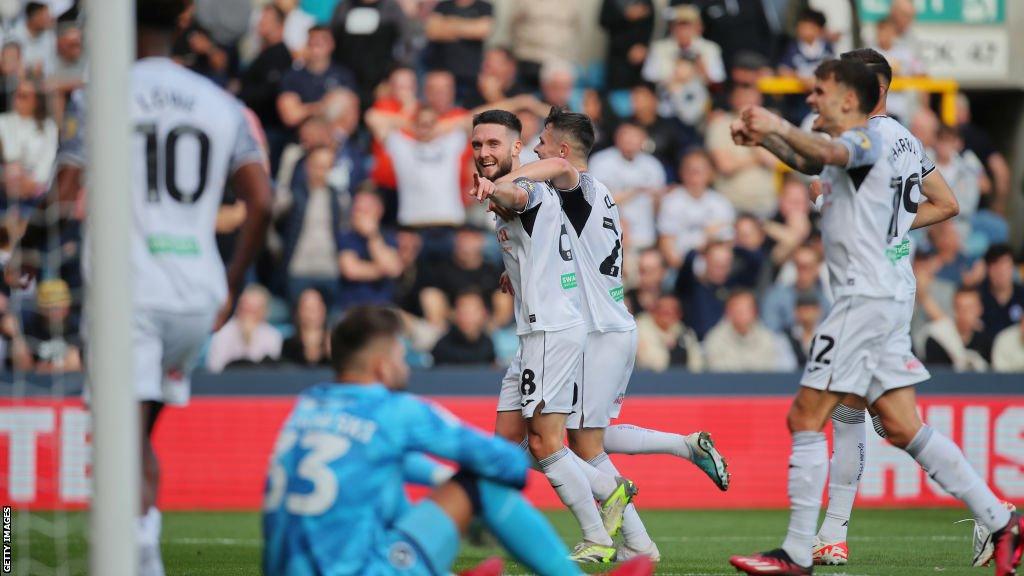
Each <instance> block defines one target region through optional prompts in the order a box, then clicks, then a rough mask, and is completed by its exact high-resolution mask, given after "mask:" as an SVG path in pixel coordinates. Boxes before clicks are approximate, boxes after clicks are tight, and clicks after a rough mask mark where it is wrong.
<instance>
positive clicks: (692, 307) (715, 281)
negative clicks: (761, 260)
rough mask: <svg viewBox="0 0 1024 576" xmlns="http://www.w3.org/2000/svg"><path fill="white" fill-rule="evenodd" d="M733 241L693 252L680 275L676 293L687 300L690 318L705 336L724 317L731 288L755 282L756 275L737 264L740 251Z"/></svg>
mask: <svg viewBox="0 0 1024 576" xmlns="http://www.w3.org/2000/svg"><path fill="white" fill-rule="evenodd" d="M737 254H739V255H741V258H742V257H743V256H744V255H745V253H744V252H740V251H734V249H733V245H732V243H730V242H709V243H708V244H707V245H706V246H705V247H704V250H702V251H701V252H696V251H693V252H690V253H689V254H687V255H686V258H685V259H684V260H683V266H682V268H680V269H679V275H678V276H677V277H676V286H675V294H676V295H677V296H678V297H679V299H680V301H681V302H682V303H683V315H684V316H685V317H686V318H687V320H686V322H687V324H688V325H689V326H691V327H692V328H693V329H694V331H695V332H696V333H697V336H698V337H699V338H701V339H703V338H704V337H705V335H707V333H708V331H709V330H711V328H712V327H713V326H714V325H715V324H717V323H718V321H719V320H721V319H722V314H723V313H724V312H725V299H726V296H727V295H728V293H729V291H730V290H733V289H736V288H750V287H753V286H754V282H755V281H756V276H754V277H751V276H750V275H749V273H748V271H747V267H746V266H742V265H737V270H736V271H735V272H734V271H733V266H734V265H736V264H737V262H736V255H737Z"/></svg>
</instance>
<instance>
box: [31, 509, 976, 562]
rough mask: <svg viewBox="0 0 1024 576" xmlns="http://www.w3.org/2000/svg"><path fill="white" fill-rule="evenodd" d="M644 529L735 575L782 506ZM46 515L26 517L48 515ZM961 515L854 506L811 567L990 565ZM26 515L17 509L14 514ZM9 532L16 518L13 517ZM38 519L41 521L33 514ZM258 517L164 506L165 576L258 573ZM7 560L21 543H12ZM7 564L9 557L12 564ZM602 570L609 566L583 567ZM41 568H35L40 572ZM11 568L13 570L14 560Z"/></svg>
mask: <svg viewBox="0 0 1024 576" xmlns="http://www.w3.org/2000/svg"><path fill="white" fill-rule="evenodd" d="M641 515H642V517H643V519H644V522H645V523H646V524H647V527H648V530H649V531H650V533H651V534H652V536H653V537H654V539H655V541H656V542H657V544H658V547H659V548H660V549H661V554H662V561H661V563H660V564H659V565H658V570H657V573H658V574H665V575H673V574H674V575H729V574H736V572H735V571H734V570H733V569H732V567H731V566H729V564H728V558H729V556H730V555H732V554H745V553H750V552H756V551H759V550H766V549H769V548H774V547H776V546H777V545H778V544H779V543H780V542H781V540H782V538H783V536H784V532H785V528H786V512H785V511H780V510H768V511H765V510H757V511H753V510H752V511H705V510H702V511H684V510H672V511H662V510H658V511H651V510H648V511H643V510H642V511H641ZM54 516H55V515H54V514H36V515H33V517H31V518H28V519H27V522H28V523H29V525H31V524H32V523H33V521H34V519H35V518H37V517H38V519H39V520H52V519H53V517H54ZM548 516H549V518H551V520H552V522H554V524H555V526H556V527H557V528H558V531H559V533H560V534H561V535H562V537H563V538H564V539H565V540H566V543H567V544H568V545H570V546H571V545H572V544H574V543H575V541H576V539H577V538H578V528H577V527H576V525H575V522H574V520H573V519H572V517H571V516H570V515H569V514H568V513H567V512H563V511H559V512H552V513H549V514H548ZM967 516H969V513H967V512H966V511H963V510H959V509H934V510H854V515H853V521H852V522H851V529H850V547H851V550H850V554H851V557H852V562H851V563H850V564H849V565H847V566H845V567H837V568H824V567H822V568H818V569H816V570H815V573H816V574H819V573H820V574H836V575H839V574H843V575H846V576H889V575H899V576H923V575H925V574H928V575H930V576H934V575H935V574H936V573H941V574H943V575H944V576H945V575H950V576H952V575H956V576H959V575H965V576H967V575H971V576H976V575H981V574H990V573H991V571H990V570H991V569H973V568H970V567H969V566H968V564H969V562H970V556H971V524H970V523H964V524H956V525H954V524H953V522H954V521H956V520H959V519H962V518H965V517H967ZM68 518H69V526H70V533H71V534H70V536H69V538H67V540H66V543H67V556H68V557H70V558H71V559H72V563H71V564H72V566H73V570H72V571H71V572H70V574H84V573H85V571H84V570H85V555H86V537H85V534H86V525H85V523H86V520H85V515H84V514H81V513H73V514H69V515H68ZM25 521H26V520H25V519H24V517H23V520H22V522H25ZM15 522H16V524H15V534H16V535H17V531H18V529H19V527H18V522H19V520H18V516H15ZM38 524H43V522H38ZM260 546H261V543H260V527H259V515H258V514H256V513H249V512H244V513H231V512H168V513H165V514H164V530H163V554H164V564H165V566H166V568H167V576H236V575H238V576H241V575H251V574H258V573H259V560H260ZM14 552H15V559H16V560H17V559H18V558H19V555H20V553H21V552H24V550H23V549H22V547H20V546H17V543H16V547H15V551H14ZM495 554H500V550H498V549H496V548H475V547H464V548H463V550H462V554H461V555H460V556H459V560H458V562H457V564H456V566H455V568H454V569H455V571H456V572H457V571H458V570H461V569H465V568H468V567H470V566H473V565H474V564H476V563H477V562H479V561H480V560H482V559H484V558H486V557H488V556H493V555H495ZM29 555H30V556H31V557H32V558H33V559H34V560H36V561H38V562H40V563H41V564H40V565H45V566H53V565H54V564H55V556H56V555H57V553H56V547H55V544H54V541H53V540H52V539H51V538H49V537H48V536H46V535H45V534H43V533H41V532H36V531H32V532H31V534H30V551H29ZM16 566H17V565H16ZM585 568H586V571H587V572H590V573H595V572H603V571H607V570H608V569H609V566H595V567H585ZM42 573H45V571H44V572H42ZM506 573H507V574H526V573H527V571H526V569H525V568H523V567H522V566H520V565H518V564H515V563H514V562H510V561H508V562H506ZM15 574H18V571H17V568H16V569H15Z"/></svg>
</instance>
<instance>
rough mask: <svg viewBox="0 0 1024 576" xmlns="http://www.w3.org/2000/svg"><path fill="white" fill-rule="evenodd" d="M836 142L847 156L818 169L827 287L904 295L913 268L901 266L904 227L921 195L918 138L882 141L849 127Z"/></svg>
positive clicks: (836, 291) (905, 254) (846, 292)
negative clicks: (886, 143) (844, 160)
mask: <svg viewBox="0 0 1024 576" xmlns="http://www.w3.org/2000/svg"><path fill="white" fill-rule="evenodd" d="M837 141H838V142H840V143H842V144H843V145H845V146H846V147H847V149H848V150H849V151H850V161H849V163H848V165H847V166H845V167H843V166H826V167H825V169H824V170H823V171H822V173H821V180H822V189H823V194H824V203H823V206H822V222H821V229H822V240H823V242H824V245H825V264H826V266H827V268H828V273H829V281H830V285H831V288H832V294H833V295H834V296H835V297H836V298H840V297H843V296H850V295H858V296H870V297H876V298H895V299H897V300H908V299H910V298H912V297H913V280H914V275H913V273H909V274H907V272H906V270H907V269H909V262H908V260H909V258H910V240H909V238H908V237H907V233H908V232H910V225H911V223H913V221H914V214H915V213H916V212H917V203H918V202H919V201H920V197H921V190H920V188H921V166H920V154H919V150H920V144H919V143H918V142H917V141H916V140H913V141H904V142H901V143H897V149H892V148H886V147H885V146H884V140H883V139H882V136H881V134H880V133H879V132H878V131H876V130H874V129H871V128H866V127H859V128H853V129H851V130H847V131H846V132H844V133H843V134H842V135H840V136H839V138H838V139H837ZM915 162H916V164H917V168H915V169H914V170H913V171H910V168H912V166H913V164H914V163H915ZM904 267H906V268H904Z"/></svg>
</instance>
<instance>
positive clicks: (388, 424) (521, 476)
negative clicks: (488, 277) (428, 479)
mask: <svg viewBox="0 0 1024 576" xmlns="http://www.w3.org/2000/svg"><path fill="white" fill-rule="evenodd" d="M400 336H401V321H400V319H399V317H398V315H397V314H396V313H395V312H394V311H392V310H391V309H388V308H382V307H375V306H365V307H357V308H355V309H353V310H352V311H350V312H349V313H348V315H347V316H346V317H345V319H344V320H342V322H341V323H339V324H338V326H337V327H336V328H335V329H334V331H333V332H332V334H331V350H332V365H333V367H334V369H335V371H336V374H337V383H329V384H322V385H319V386H315V387H313V388H311V389H309V390H307V391H306V392H304V393H303V394H302V395H301V396H300V397H299V399H298V401H297V402H296V405H295V408H294V410H293V411H292V414H291V415H290V416H289V418H288V420H287V421H286V422H285V424H284V427H283V428H282V430H281V432H280V435H279V436H278V439H277V443H276V446H275V449H274V454H273V456H272V457H271V462H270V471H269V474H268V478H267V485H266V494H265V500H264V507H263V536H264V540H265V542H264V551H263V567H264V572H265V573H266V574H267V575H268V576H274V575H287V576H313V575H321V574H322V575H325V576H334V575H338V576H341V575H350V574H351V575H359V576H374V575H384V574H403V575H415V576H418V575H435V574H447V573H448V570H449V568H450V567H451V565H452V563H453V562H454V560H455V557H456V554H457V552H458V545H459V534H460V533H461V532H463V531H465V529H466V527H467V526H468V525H469V523H470V521H471V520H472V519H473V518H474V517H479V518H480V519H481V520H482V521H483V522H484V524H485V525H486V526H487V527H488V528H489V529H490V530H491V532H493V533H494V535H495V536H496V537H497V538H498V540H499V541H501V543H502V544H503V545H504V546H505V547H506V548H507V549H508V550H509V552H511V553H512V555H513V556H515V557H516V558H517V559H518V560H519V561H521V562H522V563H523V564H525V565H526V566H528V567H529V568H530V569H531V570H533V571H535V572H537V573H538V574H558V575H561V574H579V573H580V571H579V568H577V567H576V566H575V564H573V563H572V562H571V561H569V551H568V549H567V548H566V547H565V545H564V544H563V543H562V541H561V540H560V539H559V538H558V536H557V534H556V533H555V532H554V529H553V528H552V527H551V525H550V524H548V522H547V520H546V519H545V518H544V517H543V516H542V515H541V514H540V513H539V512H537V511H536V510H535V509H534V508H533V507H532V506H531V505H530V504H529V503H528V502H526V500H524V499H523V498H522V496H521V495H520V494H519V492H518V491H519V489H521V488H522V487H523V486H524V484H525V483H526V472H527V468H528V462H527V458H526V454H525V453H524V452H523V451H522V449H520V448H519V447H518V446H516V445H514V444H511V443H509V442H507V441H505V440H502V439H500V438H495V437H493V436H490V435H486V434H484V433H482V432H479V431H477V430H475V429H473V428H471V427H469V426H466V425H465V424H462V423H461V422H460V421H459V420H458V419H456V418H455V417H454V416H452V415H451V414H449V413H448V412H446V411H445V410H444V409H442V408H439V407H436V406H432V405H430V404H428V403H426V402H424V401H422V400H419V399H417V398H416V397H415V396H413V395H411V394H408V393H405V392H396V391H393V390H394V389H400V388H403V387H404V385H405V382H406V380H407V378H408V376H409V368H408V366H407V365H406V364H405V360H404V349H403V345H402V343H401V340H400ZM413 453H426V454H430V455H433V456H438V457H440V458H444V459H447V460H451V461H452V462H454V463H455V464H457V465H458V466H459V471H458V473H456V474H455V475H454V476H453V477H452V478H451V479H450V480H449V481H447V482H444V483H442V484H441V485H440V486H438V487H437V488H436V489H435V490H434V491H433V492H432V493H431V495H430V496H428V497H427V498H425V499H423V500H422V501H420V502H418V503H416V504H413V503H411V502H410V501H409V500H408V499H407V498H406V495H405V489H404V482H405V479H404V477H403V470H406V471H407V470H408V461H407V457H408V456H409V455H410V454H413ZM623 569H625V571H623ZM495 573H496V572H495ZM620 573H629V574H649V573H650V564H649V563H648V564H643V563H638V564H632V563H631V564H630V566H628V567H627V566H623V567H622V568H620Z"/></svg>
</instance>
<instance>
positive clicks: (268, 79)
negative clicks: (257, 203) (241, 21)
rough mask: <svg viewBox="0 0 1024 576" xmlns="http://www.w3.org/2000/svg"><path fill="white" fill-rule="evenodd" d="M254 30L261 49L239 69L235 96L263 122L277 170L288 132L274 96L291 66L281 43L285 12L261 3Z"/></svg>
mask: <svg viewBox="0 0 1024 576" xmlns="http://www.w3.org/2000/svg"><path fill="white" fill-rule="evenodd" d="M256 31H257V33H258V34H259V38H260V46H261V48H260V53H259V55H257V56H256V59H255V60H253V61H252V62H251V63H250V64H249V66H248V68H246V69H245V72H243V73H242V77H241V84H242V88H241V91H240V92H239V93H238V97H239V98H240V99H241V100H242V102H244V103H245V105H246V106H248V107H249V108H251V109H252V111H253V112H255V113H256V116H257V117H258V118H259V119H260V123H261V124H263V130H264V132H266V134H267V142H268V144H269V145H270V160H271V163H272V167H271V168H272V169H273V172H272V173H275V174H276V173H277V166H278V159H279V158H280V156H281V152H282V150H283V149H284V144H285V140H286V138H287V135H288V132H287V130H286V129H285V126H284V122H282V120H281V114H280V113H279V112H278V110H277V98H278V96H279V95H280V93H281V82H282V80H283V79H284V77H285V75H287V74H288V72H289V71H290V70H291V68H292V55H291V52H290V51H289V50H288V47H287V46H285V44H284V13H283V12H282V11H281V9H280V8H278V7H277V6H275V5H273V4H267V5H266V6H264V7H263V10H261V11H260V18H259V23H258V24H257V27H256Z"/></svg>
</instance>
